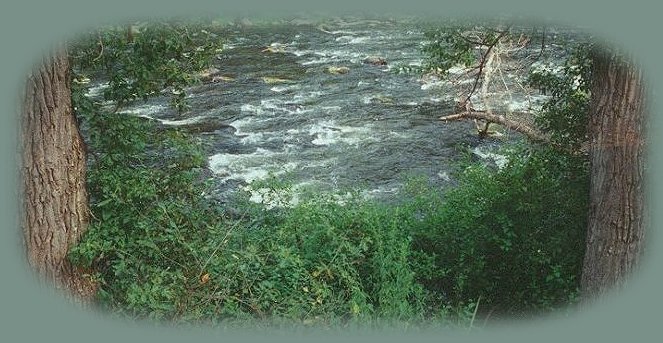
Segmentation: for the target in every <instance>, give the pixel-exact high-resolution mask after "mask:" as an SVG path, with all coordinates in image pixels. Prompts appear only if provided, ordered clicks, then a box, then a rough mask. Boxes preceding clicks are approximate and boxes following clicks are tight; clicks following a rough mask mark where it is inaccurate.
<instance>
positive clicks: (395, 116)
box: [126, 19, 543, 202]
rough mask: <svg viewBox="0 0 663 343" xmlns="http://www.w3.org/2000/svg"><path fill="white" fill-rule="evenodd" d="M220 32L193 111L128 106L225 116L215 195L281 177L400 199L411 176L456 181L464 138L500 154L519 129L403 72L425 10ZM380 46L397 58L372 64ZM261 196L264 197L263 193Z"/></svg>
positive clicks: (167, 114) (155, 112) (139, 108)
mask: <svg viewBox="0 0 663 343" xmlns="http://www.w3.org/2000/svg"><path fill="white" fill-rule="evenodd" d="M219 35H220V37H222V38H223V39H224V42H225V45H224V49H223V51H222V52H221V53H220V54H219V55H218V56H217V58H216V60H215V62H214V67H215V68H216V70H215V73H214V77H213V79H212V80H207V81H206V82H204V83H203V84H201V85H197V86H194V87H191V88H190V89H189V90H188V94H189V95H188V101H189V104H190V105H191V109H190V110H189V111H187V112H186V113H184V114H182V115H181V116H178V115H177V114H176V113H174V111H173V110H172V109H169V108H168V101H167V98H166V97H157V98H155V99H152V100H149V101H148V102H145V103H139V104H136V105H134V106H133V107H131V108H129V109H127V110H126V111H127V112H131V113H138V114H140V115H144V116H150V117H154V118H158V119H160V120H162V121H163V122H164V123H165V124H169V125H178V124H186V123H191V122H193V121H204V120H212V119H214V120H215V121H218V122H221V123H223V125H222V126H220V127H219V128H218V129H217V130H214V131H211V132H203V133H199V134H198V135H199V137H201V138H202V139H203V141H204V143H205V147H206V151H207V153H208V155H209V156H208V158H209V169H210V170H211V172H212V173H211V177H212V178H213V179H214V181H215V184H216V194H215V196H216V197H219V198H226V197H227V196H228V195H230V194H232V193H233V192H234V191H235V190H237V189H241V188H243V187H246V186H247V185H250V184H251V183H253V182H255V181H257V180H264V179H266V178H268V177H270V176H274V177H276V178H284V179H287V180H289V182H290V183H291V184H292V185H293V188H294V189H295V190H297V189H303V188H302V187H309V188H310V187H313V188H314V189H318V190H323V191H335V192H336V191H341V190H346V189H359V190H360V191H361V192H362V193H363V194H364V195H365V196H367V197H372V198H379V199H386V200H389V199H393V198H394V197H397V195H398V191H399V189H401V187H402V185H403V183H404V181H405V180H406V178H407V177H409V176H423V177H425V178H427V179H428V180H429V181H430V182H431V184H432V185H434V186H435V187H440V188H445V187H448V186H449V185H451V184H453V182H454V181H453V179H452V177H451V173H450V172H451V170H452V169H453V166H454V162H455V161H456V160H457V159H458V158H459V157H460V155H461V152H462V151H463V149H464V148H463V147H468V148H469V149H471V150H473V151H474V152H475V155H476V156H480V157H478V158H483V159H485V160H487V161H488V162H490V160H491V159H493V160H494V159H495V158H498V157H499V156H496V155H491V154H489V153H487V152H488V151H490V150H491V149H493V148H494V147H496V146H498V145H499V144H501V143H502V142H504V141H505V140H506V139H512V138H513V137H517V135H511V136H507V138H504V137H502V138H488V139H479V137H478V136H477V134H476V130H475V126H474V123H472V122H467V121H458V122H448V123H443V122H441V121H439V120H437V118H438V117H440V116H442V115H445V114H451V113H452V112H453V106H454V101H455V100H456V99H455V97H456V94H455V93H454V91H453V85H451V84H450V83H449V82H445V81H444V80H437V79H427V78H422V76H421V75H415V74H407V73H397V72H395V71H396V69H397V67H398V66H399V65H420V64H421V62H422V60H423V58H424V56H423V54H422V52H421V44H422V42H423V41H424V40H425V38H424V35H423V32H422V29H421V27H420V26H419V25H418V24H417V23H416V22H414V21H407V20H387V19H383V20H360V19H354V20H351V19H334V20H326V21H325V22H324V24H320V23H309V22H306V21H304V22H299V23H293V22H290V23H287V22H284V21H282V22H281V23H276V24H270V25H267V24H249V23H246V24H245V25H233V26H226V27H224V28H222V29H220V32H219ZM371 57H379V58H380V59H381V60H383V61H384V62H386V63H367V61H366V59H367V58H371ZM374 62H375V61H374ZM339 68H340V69H339ZM514 77H517V78H520V80H521V81H522V75H520V76H514ZM468 81H471V80H465V81H464V82H468ZM509 82H512V81H509ZM526 95H527V94H524V93H523V92H522V91H512V92H511V93H510V94H509V99H508V105H509V106H511V107H513V108H512V109H522V108H523V107H526V106H530V105H531V104H532V101H531V100H532V99H534V100H537V99H538V101H539V103H540V100H541V99H543V98H542V97H540V96H539V97H538V98H536V96H535V97H533V98H532V97H529V98H528V97H526ZM530 95H531V94H530ZM479 102H480V101H477V103H479ZM493 162H494V161H493ZM498 162H499V161H498ZM252 199H253V200H254V201H257V202H260V201H262V200H263V199H262V198H261V196H260V194H258V193H254V197H253V198H252Z"/></svg>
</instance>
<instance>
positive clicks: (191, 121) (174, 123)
mask: <svg viewBox="0 0 663 343" xmlns="http://www.w3.org/2000/svg"><path fill="white" fill-rule="evenodd" d="M206 118H208V117H207V116H198V117H193V118H188V119H182V120H167V119H158V118H157V120H158V121H160V122H161V123H162V124H164V125H169V126H182V125H189V124H195V123H198V122H201V121H203V120H205V119H206Z"/></svg>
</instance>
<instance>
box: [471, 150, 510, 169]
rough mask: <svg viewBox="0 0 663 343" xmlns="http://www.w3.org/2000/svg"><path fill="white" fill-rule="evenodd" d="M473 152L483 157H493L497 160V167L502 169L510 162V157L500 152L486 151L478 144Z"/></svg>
mask: <svg viewBox="0 0 663 343" xmlns="http://www.w3.org/2000/svg"><path fill="white" fill-rule="evenodd" d="M472 153H473V154H475V155H477V156H479V157H480V158H482V159H491V160H493V162H495V165H496V166H497V168H499V169H502V168H504V167H505V166H506V164H507V163H508V162H509V159H508V158H507V157H506V156H504V155H500V154H496V153H493V152H490V151H486V150H485V149H484V148H482V147H480V146H478V147H476V148H474V149H473V150H472Z"/></svg>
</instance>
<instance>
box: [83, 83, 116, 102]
mask: <svg viewBox="0 0 663 343" xmlns="http://www.w3.org/2000/svg"><path fill="white" fill-rule="evenodd" d="M108 87H110V85H109V84H108V82H104V83H100V84H98V85H96V86H92V87H90V88H88V90H87V93H85V96H87V97H90V98H94V97H97V96H101V95H103V93H104V90H106V88H108Z"/></svg>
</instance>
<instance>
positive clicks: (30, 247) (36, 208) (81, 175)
mask: <svg viewBox="0 0 663 343" xmlns="http://www.w3.org/2000/svg"><path fill="white" fill-rule="evenodd" d="M37 67H38V68H35V69H36V70H34V71H33V72H32V73H31V75H30V76H29V77H28V81H27V86H26V89H25V97H24V104H23V105H24V107H23V113H22V118H21V133H20V135H21V137H20V138H21V140H20V142H21V154H22V164H21V176H22V179H21V187H22V194H21V196H22V197H21V201H22V206H21V207H22V214H21V226H22V230H23V234H24V243H25V248H26V253H27V258H28V262H29V265H30V266H31V267H32V268H33V269H34V270H35V271H36V272H37V273H38V276H39V278H40V279H41V280H46V281H48V282H50V283H51V284H54V285H55V287H56V288H58V289H62V290H64V291H65V293H66V294H67V295H68V296H71V297H73V298H74V299H75V300H76V301H81V302H83V303H87V302H88V301H89V300H90V299H91V297H92V296H93V295H94V293H95V291H96V285H95V283H94V282H93V281H92V279H91V278H90V277H89V276H88V274H87V273H86V271H84V270H79V269H77V268H75V267H74V266H72V265H71V263H69V261H68V259H67V254H68V252H69V250H70V248H71V247H72V246H73V245H74V244H75V243H77V242H78V241H79V239H80V237H81V235H82V234H83V233H84V232H85V230H86V229H87V226H88V221H89V209H88V203H87V200H88V199H87V191H86V185H85V148H84V145H83V141H82V138H81V136H80V133H79V131H78V124H77V121H76V118H75V116H74V114H73V110H72V107H71V88H70V71H69V63H68V61H67V56H66V53H65V52H64V51H63V50H59V51H57V53H56V54H54V56H51V57H48V58H44V60H43V61H42V63H41V64H40V65H39V66H37Z"/></svg>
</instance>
